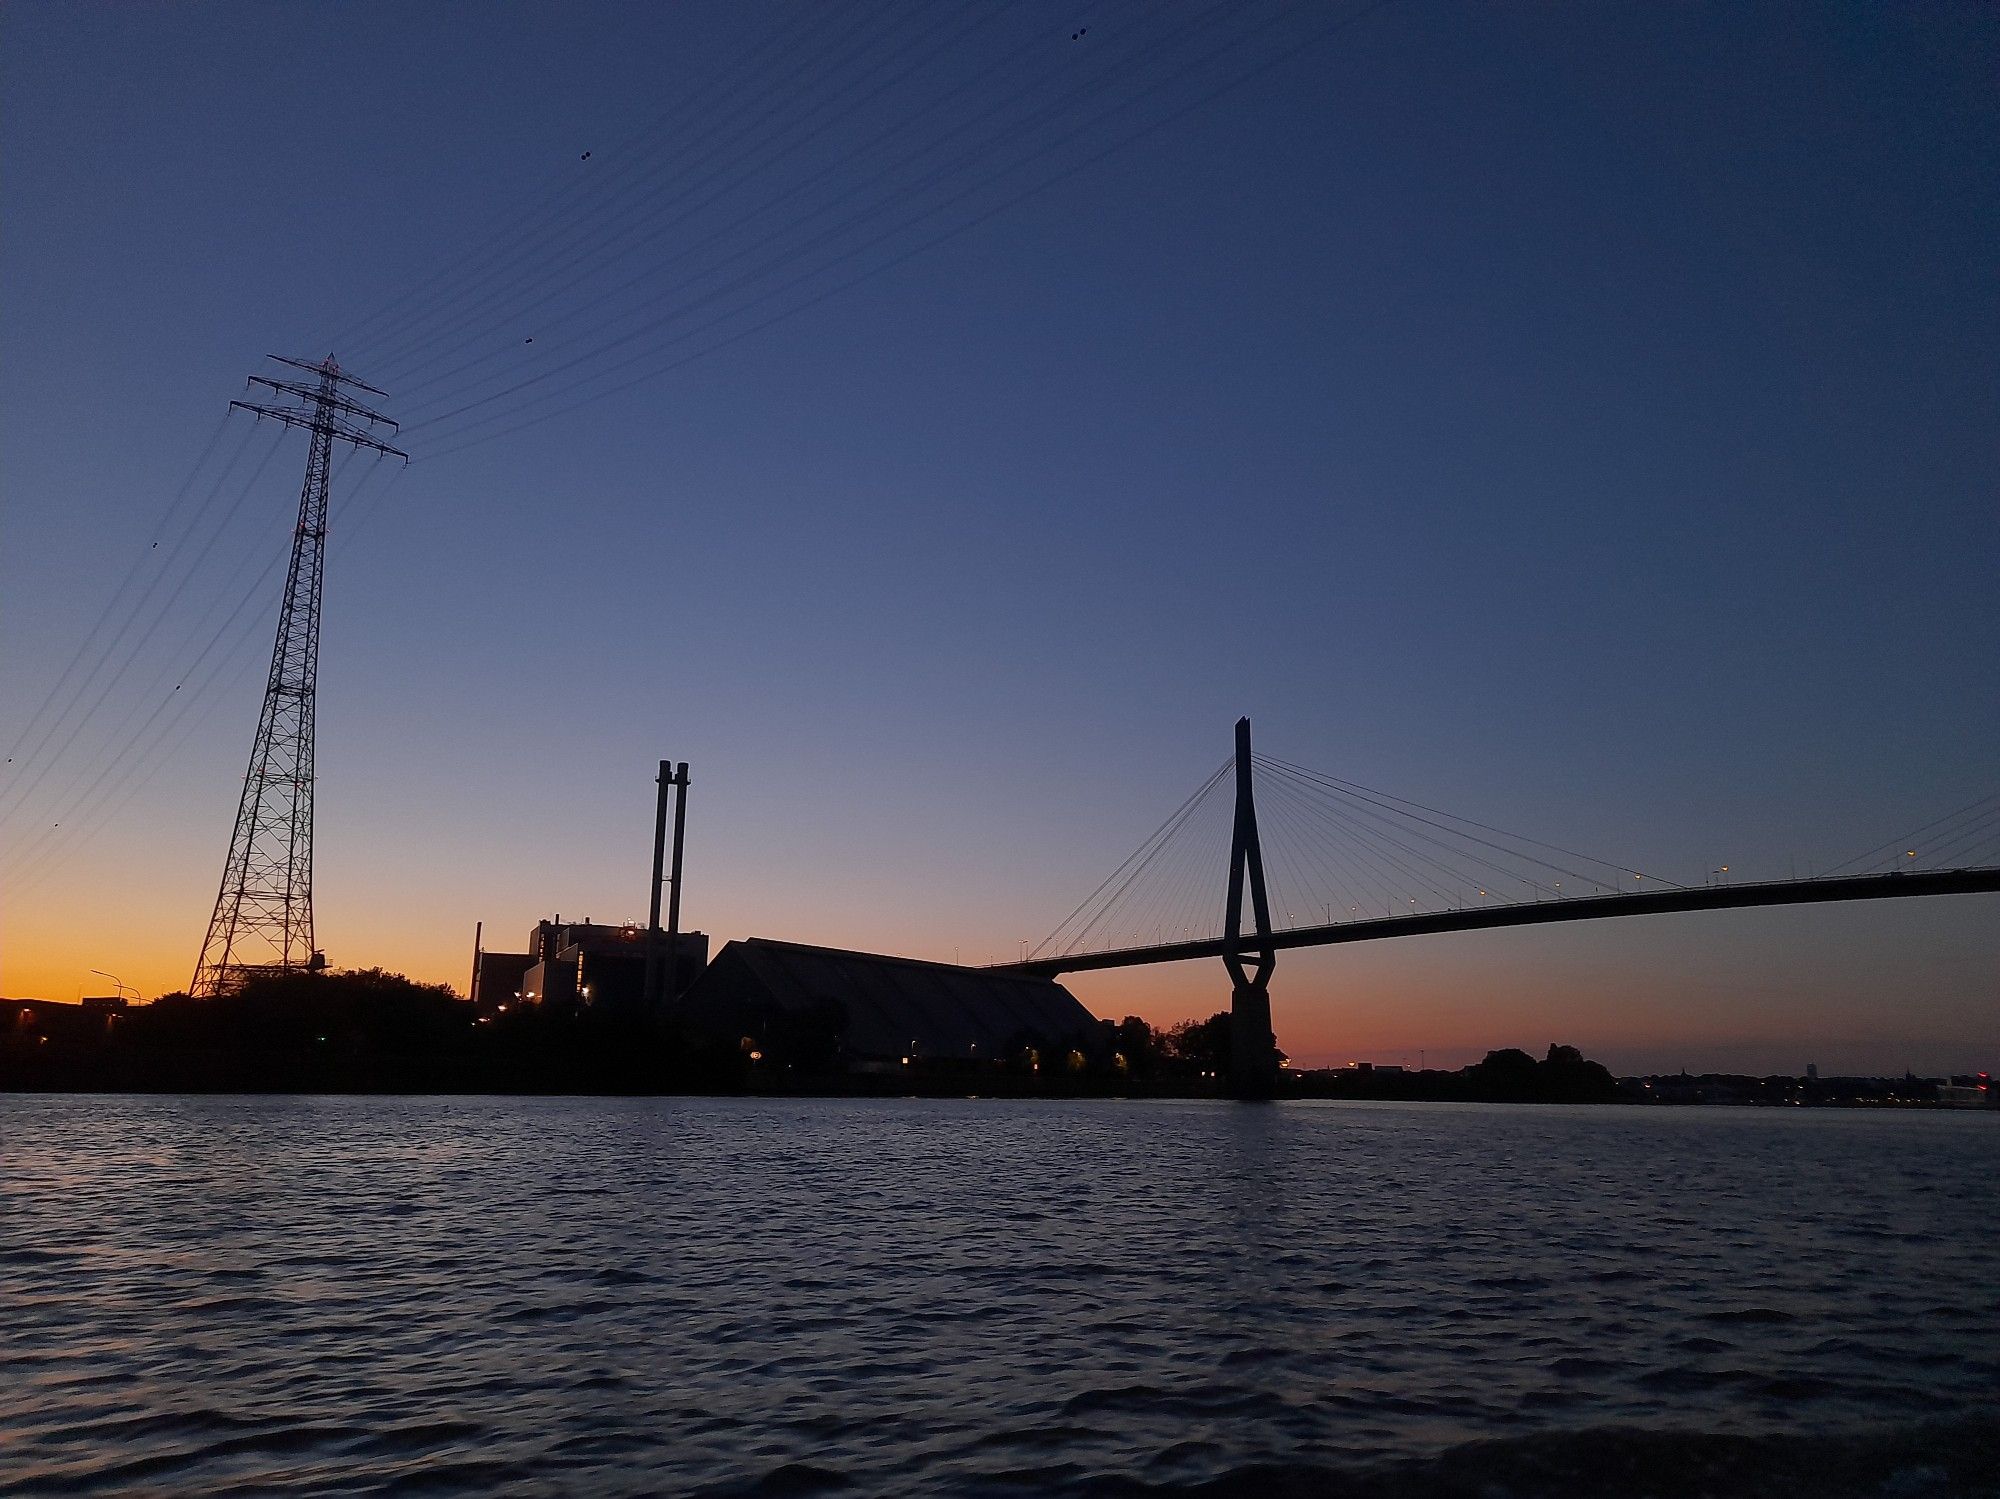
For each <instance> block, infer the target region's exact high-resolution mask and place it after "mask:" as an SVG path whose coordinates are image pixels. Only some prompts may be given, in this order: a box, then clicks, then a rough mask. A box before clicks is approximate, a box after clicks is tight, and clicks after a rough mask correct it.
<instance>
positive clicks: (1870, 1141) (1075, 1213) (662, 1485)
mask: <svg viewBox="0 0 2000 1499" xmlns="http://www.w3.org/2000/svg"><path fill="white" fill-rule="evenodd" d="M1997 1166H2000V1120H1995V1119H1992V1118H1990V1117H1983V1116H1963V1115H1944V1114H1897V1115H1884V1114H1861V1113H1834V1112H1811V1113H1801V1112H1789V1113H1786V1112H1778V1111H1765V1112H1747V1111H1745V1112H1737V1111H1725V1110H1639V1109H1568V1110H1563V1109H1529V1108H1497V1107H1496V1108H1477V1107H1468V1106H1435V1107H1431V1106H1421V1105H1406V1106H1399V1105H1389V1104H1382V1105H1312V1104H1287V1105H1281V1106H1275V1107H1255V1106H1230V1105H1226V1104H1211V1103H1118V1102H1110V1101H1093V1102H1078V1103H1053V1102H1043V1103H1036V1102H998V1101H990V1100H978V1101H974V1100H967V1101H962V1102H937V1101H915V1100H910V1101H859V1100H812V1101H793V1102H782V1101H779V1102H772V1101H747V1100H720V1101H718V1100H706V1099H702V1100H690V1099H647V1100H601V1099H329V1098H298V1099H291V1098H36V1097H9V1098H4V1099H0V1487H3V1486H5V1485H7V1484H9V1483H13V1484H25V1485H27V1486H28V1487H29V1488H31V1489H33V1490H35V1491H50V1492H58V1491H84V1490H92V1489H100V1490H110V1489H121V1490H130V1489H139V1490H148V1491H159V1490H162V1489H172V1488H180V1489H186V1490H200V1491H202V1492H208V1493H213V1492H226V1491H231V1490H237V1491H241V1492H259V1493H265V1492H274V1491H290V1492H309V1493H330V1492H386V1491H394V1490H400V1489H406V1488H407V1489H412V1490H415V1489H421V1490H423V1491H426V1492H443V1493H453V1492H460V1493H488V1492H492V1491H493V1490H495V1489H497V1488H502V1487H505V1488H507V1489H510V1490H513V1491H525V1492H544V1493H577V1492H583V1493H650V1492H674V1493H681V1492H715V1493H732V1492H741V1493H767V1492H786V1493H809V1492H816V1491H819V1490H820V1489H822V1488H832V1487H835V1486H837V1485H839V1484H841V1483H843V1482H845V1483H846V1484H849V1485H851V1486H852V1487H853V1488H854V1489H855V1490H856V1491H857V1492H866V1493H965V1492H974V1493H987V1492H991V1493H1033V1492H1051V1491H1070V1492H1092V1493H1095V1492H1120V1493H1128V1492H1153V1491H1181V1490H1186V1489H1191V1488H1196V1487H1201V1486H1205V1485H1206V1486H1211V1487H1205V1488H1204V1489H1203V1491H1204V1492H1232V1491H1242V1492H1259V1493H1269V1492H1293V1491H1296V1492H1300V1493H1307V1492H1323V1491H1325V1489H1326V1487H1327V1486H1328V1484H1329V1483H1330V1482H1332V1481H1333V1480H1334V1479H1336V1478H1337V1479H1339V1480H1340V1482H1341V1483H1343V1484H1345V1485H1347V1486H1348V1488H1350V1489H1351V1490H1352V1491H1353V1492H1358V1493H1370V1494H1373V1493H1384V1494H1387V1493H1411V1492H1426V1491H1431V1492H1438V1493H1465V1494H1468V1495H1470V1494H1477V1493H1479V1492H1481V1485H1482V1484H1488V1483H1490V1482H1492V1481H1494V1480H1495V1478H1496V1475H1497V1476H1498V1478H1499V1479H1501V1480H1504V1482H1503V1483H1502V1489H1503V1490H1504V1492H1506V1493H1509V1494H1516V1495H1519V1494H1528V1493H1543V1492H1546V1493H1550V1494H1555V1493H1565V1492H1569V1493H1574V1492H1577V1491H1578V1490H1577V1487H1576V1485H1577V1482H1578V1479H1577V1475H1578V1473H1579V1472H1587V1473H1590V1474H1593V1475H1595V1477H1594V1478H1593V1480H1592V1482H1593V1484H1594V1485H1596V1486H1598V1487H1599V1488H1601V1489H1602V1491H1608V1492H1621V1491H1624V1492H1635V1493H1654V1492H1700V1491H1708V1492H1742V1493H1768V1492H1772V1491H1773V1490H1772V1488H1771V1484H1772V1483H1773V1482H1775V1481H1776V1480H1775V1479H1774V1478H1773V1475H1776V1474H1785V1475H1791V1476H1792V1477H1794V1478H1798V1477H1800V1476H1801V1475H1804V1476H1806V1477H1810V1476H1811V1475H1812V1474H1815V1473H1816V1474H1817V1475H1818V1476H1817V1477H1816V1478H1812V1479H1811V1484H1812V1486H1811V1488H1810V1491H1811V1492H1814V1493H1820V1494H1826V1493H1883V1494H1897V1493H1910V1494H1916V1493H1931V1492H1949V1493H1958V1492H1993V1489H1992V1488H1991V1487H1990V1486H1989V1487H1981V1486H1980V1484H1981V1482H1982V1481H1983V1482H1985V1483H1986V1484H1988V1485H1990V1484H1991V1483H1992V1482H1993V1481H1994V1475H1995V1474H2000V1461H1996V1458H2000V1422H1996V1420H1995V1404H1994V1401H1995V1395H1994V1392H1995V1391H1996V1390H2000V1339H1996V1329H2000V1239H1996V1219H1995V1211H1994V1210H1995V1203H1996V1196H1995V1191H1994V1188H1995V1182H1996V1180H2000V1172H1996V1167H1997ZM1711 1470H1712V1471H1711ZM1981 1472H1983V1473H1984V1474H1985V1475H1986V1476H1985V1479H1984V1480H1981V1479H1979V1478H1978V1477H1977V1476H1976V1475H1978V1474H1980V1473H1981ZM1621 1473H1622V1474H1623V1475H1624V1477H1622V1478H1621V1477H1619V1476H1618V1475H1619V1474H1621ZM1704 1473H1711V1476H1710V1477H1707V1478H1704V1477H1703V1476H1702V1475H1703V1474H1704ZM1715 1474H1720V1475H1725V1476H1724V1477H1715V1476H1713V1475H1715ZM1682 1479H1685V1481H1686V1486H1685V1487H1675V1486H1674V1484H1675V1483H1676V1482H1678V1481H1680V1480H1682ZM1663 1483H1664V1484H1665V1485H1666V1486H1665V1487H1661V1486H1660V1485H1661V1484H1663ZM1649 1485H1650V1486H1649ZM1732 1485H1733V1487H1732ZM1805 1491H1807V1490H1804V1489H1802V1490H1801V1492H1805Z"/></svg>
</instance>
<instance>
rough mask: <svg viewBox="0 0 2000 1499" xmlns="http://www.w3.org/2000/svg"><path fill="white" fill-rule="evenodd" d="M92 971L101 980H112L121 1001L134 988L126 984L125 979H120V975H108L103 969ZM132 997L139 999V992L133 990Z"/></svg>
mask: <svg viewBox="0 0 2000 1499" xmlns="http://www.w3.org/2000/svg"><path fill="white" fill-rule="evenodd" d="M90 971H91V972H92V973H94V974H96V975H97V976H98V977H99V978H101V979H110V980H111V983H112V986H113V987H114V988H115V989H117V991H118V997H119V998H120V999H123V998H124V997H125V991H126V990H127V989H132V986H131V985H130V984H128V983H126V982H125V981H124V980H123V979H121V978H119V977H118V975H117V974H115V973H106V972H105V971H104V970H103V969H102V968H93V969H91V970H90ZM132 997H133V998H134V999H137V998H138V997H139V991H138V990H137V989H132Z"/></svg>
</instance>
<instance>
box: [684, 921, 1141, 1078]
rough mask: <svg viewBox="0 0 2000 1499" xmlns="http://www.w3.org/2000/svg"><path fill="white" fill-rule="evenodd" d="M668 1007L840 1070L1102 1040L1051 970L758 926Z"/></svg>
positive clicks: (700, 1027)
mask: <svg viewBox="0 0 2000 1499" xmlns="http://www.w3.org/2000/svg"><path fill="white" fill-rule="evenodd" d="M674 1013H675V1017H676V1019H677V1020H678V1021H679V1023H680V1024H681V1025H683V1026H684V1027H685V1028H686V1029H687V1030H688V1031H690V1032H691V1033H694V1034H697V1035H703V1036H706V1037H708V1038H709V1039H711V1040H721V1041H726V1042H729V1043H732V1044H742V1045H743V1046H745V1048H746V1049H748V1050H752V1051H756V1052H759V1053H762V1052H771V1053H773V1054H774V1055H776V1056H782V1057H784V1058H785V1059H787V1060H794V1061H797V1062H800V1063H802V1064H804V1065H807V1066H816V1067H824V1068H827V1069H829V1070H836V1071H838V1070H845V1071H853V1072H877V1071H880V1072H886V1071H893V1070H900V1069H902V1068H906V1067H910V1068H922V1069H925V1070H938V1069H940V1068H966V1067H978V1066H980V1065H983V1064H992V1065H995V1066H1000V1065H1012V1064H1015V1063H1025V1064H1026V1065H1029V1066H1034V1065H1039V1060H1040V1058H1042V1057H1044V1056H1049V1057H1054V1058H1067V1057H1068V1056H1069V1054H1070V1053H1071V1052H1077V1053H1081V1054H1085V1055H1088V1054H1094V1053H1095V1052H1097V1051H1099V1050H1102V1049H1104V1048H1105V1047H1106V1046H1107V1045H1108V1041H1107V1038H1106V1030H1107V1027H1106V1026H1105V1024H1104V1022H1102V1021H1100V1020H1098V1019H1097V1018H1096V1017H1095V1016H1094V1015H1092V1014H1091V1013H1090V1011H1088V1010H1086V1009H1085V1008H1084V1007H1083V1006H1082V1005H1081V1004H1079V1003H1078V1002H1077V1000H1076V997H1075V996H1074V995H1072V994H1071V993H1070V992H1069V991H1068V990H1067V989H1065V988H1063V986H1062V985H1061V984H1058V983H1057V982H1055V980H1053V979H1049V978H1042V977H1039V976H1035V975H1030V974H1022V973H1015V972H1009V971H1005V970H1000V969H992V968H961V967H959V966H958V965H956V964H952V963H927V962H923V961H921V960H919V959H915V958H896V957H887V956H884V955H882V954H879V953H861V952H847V951H843V950H842V949H839V948H832V947H808V946H804V945H803V944H800V943H795V942H774V941H771V940H769V939H767V938H763V937H751V938H747V939H745V940H744V941H741V942H731V943H729V944H727V945H726V946H725V947H724V948H723V949H722V951H721V952H720V953H718V954H717V955H716V958H715V961H714V962H713V963H711V964H709V966H708V967H707V969H706V970H705V971H704V972H703V973H702V974H701V976H700V977H699V978H697V979H696V980H695V981H694V983H693V984H691V985H689V986H688V988H687V989H686V990H685V991H684V992H683V993H682V995H681V997H680V1000H679V1001H678V1003H677V1004H676V1005H675V1007H674Z"/></svg>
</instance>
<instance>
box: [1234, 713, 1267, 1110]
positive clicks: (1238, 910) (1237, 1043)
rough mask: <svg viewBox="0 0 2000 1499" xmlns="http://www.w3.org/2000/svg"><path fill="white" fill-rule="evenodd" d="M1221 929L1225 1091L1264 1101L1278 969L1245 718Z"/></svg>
mask: <svg viewBox="0 0 2000 1499" xmlns="http://www.w3.org/2000/svg"><path fill="white" fill-rule="evenodd" d="M1246 884H1247V885H1249V887H1250V915H1251V919H1252V921H1253V922H1254V923H1255V926H1254V929H1253V930H1252V932H1251V940H1250V942H1248V943H1247V944H1246V943H1245V941H1244V939H1243V887H1244V886H1245V885H1246ZM1222 931H1223V947H1222V963H1223V966H1224V967H1225V968H1227V969H1228V970H1229V979H1230V985H1231V990H1230V999H1229V1090H1230V1092H1231V1093H1233V1094H1234V1095H1235V1096H1236V1097H1238V1098H1269V1097H1271V1096H1272V1094H1273V1093H1275V1092H1276V1090H1277V1086H1278V1041H1277V1037H1276V1036H1275V1035H1274V1034H1272V1031H1271V975H1272V973H1273V972H1274V971H1275V970H1276V969H1277V966H1278V949H1277V948H1276V947H1275V946H1274V945H1273V942H1272V936H1271V900H1270V896H1269V895H1268V894H1267V893H1266V891H1265V888H1264V847H1263V843H1262V840H1260V839H1259V838H1258V836H1257V797H1256V792H1255V789H1254V777H1253V775H1252V761H1251V755H1250V720H1249V719H1247V718H1239V719H1237V720H1236V819H1235V825H1234V828H1233V830H1232V831H1231V833H1230V839H1229V898H1228V903H1227V905H1226V906H1225V907H1224V911H1223V929H1222ZM1246 952H1247V954H1248V956H1249V958H1250V962H1249V963H1247V964H1246V963H1245V962H1244V961H1243V960H1244V957H1245V955H1246Z"/></svg>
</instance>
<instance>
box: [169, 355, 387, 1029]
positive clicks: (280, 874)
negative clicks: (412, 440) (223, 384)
mask: <svg viewBox="0 0 2000 1499" xmlns="http://www.w3.org/2000/svg"><path fill="white" fill-rule="evenodd" d="M271 357H272V358H273V359H275V360H277V361H278V362H279V363H280V364H285V365H289V366H291V367H292V368H293V369H297V370H304V371H305V372H306V373H308V374H310V375H314V376H317V377H318V378H317V381H316V382H308V381H305V380H298V379H283V378H276V377H272V376H268V375H252V376H251V377H250V383H251V384H252V385H264V386H268V387H270V389H271V390H272V391H273V392H275V393H276V394H278V395H281V396H291V397H294V398H295V399H296V400H297V401H298V402H299V404H297V405H293V406H276V405H265V404H263V403H261V402H256V401H231V402H230V403H229V404H230V405H231V406H240V407H242V408H243V409H244V410H245V411H249V412H253V413H255V414H256V416H257V417H258V419H259V420H261V419H263V418H264V417H267V416H268V417H271V418H273V419H274V420H276V421H280V422H283V423H284V424H285V425H286V426H288V427H302V428H304V429H305V430H306V431H307V432H309V433H311V434H312V445H311V446H310V447H309V448H308V449H307V450H306V478H305V485H304V487H303V488H301V489H300V491H299V524H298V529H297V530H296V531H294V532H293V533H292V563H291V567H290V569H289V570H288V571H287V572H286V574H285V595H284V600H283V603H282V604H281V605H280V607H279V610H278V639H277V643H276V644H275V645H274V646H273V647H272V650H271V675H270V677H269V678H268V680H267V681H266V683H265V687H264V710H263V712H262V714H260V715H259V717H258V720H257V739H256V742H255V744H253V745H252V747H251V750H250V769H249V771H248V772H247V773H246V774H245V776H244V778H243V795H242V799H241V800H240V801H239V802H238V803H237V806H236V830H235V832H234V833H233V834H232V835H231V837H230V840H229V857H228V859H227V860H225V861H224V863H223V866H222V888H221V890H220V891H219V892H218V893H217V895H216V897H215V914H214V915H212V916H210V917H209V920H208V937H207V939H206V940H205V941H203V943H202V945H201V957H200V959H199V960H198V961H197V962H196V964H195V970H194V982H193V983H192V984H191V985H189V988H188V992H189V993H191V994H196V995H203V996H212V995H216V994H222V993H226V992H227V991H229V990H231V989H233V988H235V987H237V986H238V985H240V984H241V983H242V981H243V980H244V979H245V978H248V977H250V976H251V975H253V974H258V973H273V972H276V973H289V972H293V971H297V970H306V971H311V970H316V969H319V968H323V967H325V966H326V959H325V958H324V957H323V956H322V955H321V954H320V952H319V950H318V948H317V947H315V946H314V943H313V911H312V868H313V698H314V693H315V688H316V680H317V678H318V675H319V600H320V583H321V579H322V577H323V576H324V573H325V565H326V498H327V480H328V477H329V473H330V470H331V468H332V460H333V445H334V443H335V442H345V443H351V444H353V445H354V446H355V447H356V448H369V449H372V450H373V451H375V452H377V453H382V454H385V455H388V456H391V457H396V458H401V459H402V460H403V461H404V462H406V463H407V462H408V461H409V454H407V453H405V452H403V451H402V450H401V449H400V448H392V447H390V446H389V445H388V444H387V443H385V442H383V441H381V440H380V439H378V438H377V437H375V436H374V435H373V429H374V428H376V427H387V428H389V430H390V431H391V432H394V431H395V430H396V424H395V423H394V422H392V421H390V420H389V418H388V417H386V416H383V415H382V414H381V413H380V412H376V411H371V410H370V409H369V408H368V407H366V406H363V405H361V404H360V403H359V402H358V401H355V400H353V399H352V398H351V397H350V396H348V395H347V394H346V390H347V388H349V387H352V388H354V389H357V390H365V391H368V392H370V393H372V394H374V395H378V396H379V395H382V394H384V392H382V391H379V390H376V389H375V387H374V386H372V385H364V384H363V383H362V382H361V381H359V380H357V379H355V378H354V376H352V375H350V374H348V373H347V372H346V371H345V370H343V369H341V367H340V366H339V365H338V364H337V363H336V362H335V361H334V357H333V356H332V355H331V354H329V355H327V356H326V359H325V361H324V362H322V363H320V364H307V363H306V362H305V361H303V360H299V359H286V358H285V357H284V356H282V355H279V354H273V355H272V356H271Z"/></svg>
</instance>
